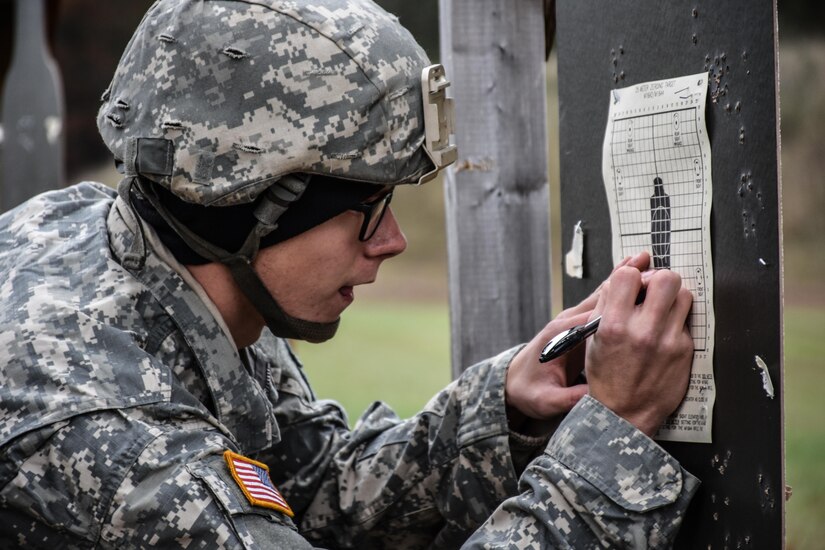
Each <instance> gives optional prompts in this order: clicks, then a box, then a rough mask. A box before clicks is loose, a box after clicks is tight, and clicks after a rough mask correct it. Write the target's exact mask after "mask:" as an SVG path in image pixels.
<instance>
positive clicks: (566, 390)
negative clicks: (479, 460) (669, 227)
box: [505, 253, 650, 430]
mask: <svg viewBox="0 0 825 550" xmlns="http://www.w3.org/2000/svg"><path fill="white" fill-rule="evenodd" d="M649 262H650V256H649V255H648V254H647V253H642V254H639V255H637V256H635V257H633V258H625V259H624V260H622V261H621V262H620V263H619V264H618V266H617V267H616V269H615V270H614V273H615V272H616V270H618V269H620V268H622V267H625V266H630V267H628V269H632V270H634V271H636V272H637V273H639V272H640V271H641V270H645V269H647V267H648V264H649ZM603 286H604V284H603V285H602V286H600V287H599V288H597V289H596V290H595V291H594V292H593V294H591V295H590V296H588V297H587V298H585V299H584V300H583V301H582V302H581V303H579V304H578V305H576V306H573V307H571V308H569V309H566V310H564V311H562V312H561V313H560V314H559V315H558V316H557V317H556V318H555V319H553V321H551V322H550V323H549V324H548V325H547V326H546V327H544V329H543V330H542V331H541V332H539V334H538V335H536V337H535V338H533V340H531V341H530V343H529V344H527V346H526V347H524V349H522V350H521V351H520V352H519V353H518V354H517V355H516V356H515V357H514V358H513V360H512V361H511V362H510V366H509V368H508V371H507V381H506V385H505V394H506V400H507V412H508V417H509V419H510V427H511V428H513V429H515V430H519V428H520V426H521V425H522V424H523V423H524V421H525V420H526V419H528V418H529V419H533V420H540V421H543V420H550V419H553V418H554V417H557V416H558V415H560V414H563V413H566V412H568V411H569V410H570V409H572V408H573V406H574V405H575V404H576V403H578V402H579V400H580V399H581V398H582V397H583V396H584V395H585V394H586V393H587V391H588V388H587V384H575V382H576V379H577V378H578V376H579V374H580V373H581V372H582V370H583V369H584V365H585V363H584V350H585V347H584V346H579V347H578V348H577V349H574V350H572V351H571V352H569V353H567V354H565V355H563V356H561V357H559V358H557V359H555V360H553V361H550V362H548V363H539V355H540V354H541V350H542V348H543V347H544V346H545V345H547V342H548V341H550V340H551V339H552V338H553V337H554V336H556V335H557V334H559V333H560V332H562V331H564V330H567V329H569V328H572V327H574V326H576V325H581V324H584V323H586V322H587V321H588V319H590V318H591V316H592V315H593V310H594V308H595V307H596V304H597V303H598V301H599V296H600V294H601V291H602V288H603Z"/></svg>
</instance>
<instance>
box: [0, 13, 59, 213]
mask: <svg viewBox="0 0 825 550" xmlns="http://www.w3.org/2000/svg"><path fill="white" fill-rule="evenodd" d="M15 13H16V16H15V28H14V34H15V40H14V51H13V54H12V62H11V68H10V69H9V72H8V74H7V75H6V84H5V88H4V90H3V96H2V122H3V142H2V145H0V147H2V178H0V185H2V187H0V211H2V210H8V209H9V208H12V207H14V206H16V205H18V204H20V203H21V202H23V201H25V200H26V199H28V198H29V197H32V196H34V195H36V194H37V193H41V192H43V191H46V190H49V189H55V188H57V187H60V186H62V185H63V180H64V173H63V171H64V168H63V166H64V163H63V155H64V152H63V151H64V144H63V142H64V139H63V135H64V132H63V97H62V87H61V84H60V76H59V72H58V69H57V64H56V63H55V61H54V59H53V57H52V55H51V52H50V51H49V47H48V41H47V38H46V29H45V27H46V10H45V2H44V0H17V1H16V2H15Z"/></svg>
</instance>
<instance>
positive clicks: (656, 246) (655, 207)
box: [650, 176, 670, 269]
mask: <svg viewBox="0 0 825 550" xmlns="http://www.w3.org/2000/svg"><path fill="white" fill-rule="evenodd" d="M653 185H654V191H653V196H652V197H650V238H651V239H652V241H653V267H654V268H656V269H670V197H669V196H668V194H667V193H665V186H664V183H662V178H660V177H658V176H657V177H656V179H654V180H653Z"/></svg>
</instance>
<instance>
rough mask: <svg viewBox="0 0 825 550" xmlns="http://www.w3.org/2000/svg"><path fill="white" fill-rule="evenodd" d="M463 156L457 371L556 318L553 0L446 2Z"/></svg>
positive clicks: (456, 235)
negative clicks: (550, 95) (550, 66)
mask: <svg viewBox="0 0 825 550" xmlns="http://www.w3.org/2000/svg"><path fill="white" fill-rule="evenodd" d="M439 8H440V17H441V57H442V63H443V64H444V65H445V67H446V69H447V76H448V78H449V79H450V80H451V81H452V83H453V85H452V88H451V93H452V96H453V97H454V98H455V102H456V106H455V116H456V125H455V126H456V137H455V139H456V144H457V145H458V161H457V162H456V163H455V164H454V165H453V166H451V167H450V168H449V169H448V171H447V174H446V177H445V195H446V211H447V246H448V255H449V278H450V317H451V332H452V366H453V367H452V368H453V375H454V376H457V375H458V374H460V373H461V371H462V370H464V369H465V368H467V367H468V366H470V365H471V364H473V363H474V362H476V361H478V360H480V359H483V358H485V357H489V356H491V355H493V354H495V353H497V352H499V351H501V350H503V349H505V348H507V347H509V346H512V345H514V344H517V343H519V342H524V341H527V340H529V339H530V338H532V337H533V336H534V335H535V334H536V332H537V331H538V330H539V329H540V328H541V327H543V326H544V324H546V323H547V321H548V320H549V319H550V315H551V310H550V262H549V224H548V216H549V215H548V201H549V190H548V189H549V187H548V181H547V129H546V122H545V121H546V83H545V58H544V51H545V44H544V6H543V2H542V0H519V1H518V2H513V1H512V0H440V6H439Z"/></svg>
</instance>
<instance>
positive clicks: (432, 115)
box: [418, 65, 458, 183]
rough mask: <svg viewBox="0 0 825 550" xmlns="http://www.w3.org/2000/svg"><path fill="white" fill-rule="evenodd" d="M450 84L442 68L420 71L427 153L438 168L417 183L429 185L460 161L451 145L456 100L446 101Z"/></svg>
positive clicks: (433, 67) (439, 66)
mask: <svg viewBox="0 0 825 550" xmlns="http://www.w3.org/2000/svg"><path fill="white" fill-rule="evenodd" d="M449 86H450V81H449V80H447V75H446V73H445V72H444V66H443V65H430V66H429V67H425V68H424V70H422V71H421V92H422V93H421V96H422V98H423V100H424V150H425V151H426V152H427V155H428V156H429V157H430V159H431V160H432V161H433V164H435V170H433V171H432V172H428V173H427V174H424V175H423V176H421V179H419V180H418V183H424V182H427V181H430V180H431V179H433V178H434V177H435V175H436V174H437V173H438V172H439V170H441V169H443V168H444V167H446V166H448V165H450V164H452V163H453V162H455V161H456V159H457V158H458V150H457V149H456V146H455V145H451V144H450V135H451V134H453V133H455V132H454V130H453V124H454V117H453V100H452V98H448V97H447V88H448V87H449Z"/></svg>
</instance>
